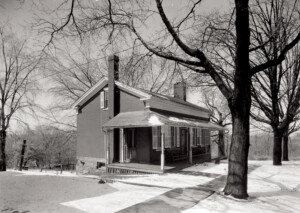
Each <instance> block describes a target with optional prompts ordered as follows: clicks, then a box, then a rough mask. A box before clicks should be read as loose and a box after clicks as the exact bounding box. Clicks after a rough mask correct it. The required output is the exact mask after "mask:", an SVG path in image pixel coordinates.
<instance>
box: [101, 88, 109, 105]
mask: <svg viewBox="0 0 300 213" xmlns="http://www.w3.org/2000/svg"><path fill="white" fill-rule="evenodd" d="M100 108H101V109H107V108H108V88H104V90H103V91H101V92H100Z"/></svg>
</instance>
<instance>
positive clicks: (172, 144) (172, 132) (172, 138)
mask: <svg viewBox="0 0 300 213" xmlns="http://www.w3.org/2000/svg"><path fill="white" fill-rule="evenodd" d="M175 144H176V128H175V127H174V126H171V147H175Z"/></svg>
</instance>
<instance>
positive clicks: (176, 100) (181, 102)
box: [142, 90, 211, 113]
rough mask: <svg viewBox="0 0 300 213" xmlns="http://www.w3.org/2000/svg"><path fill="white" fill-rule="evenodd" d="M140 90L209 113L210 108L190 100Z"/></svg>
mask: <svg viewBox="0 0 300 213" xmlns="http://www.w3.org/2000/svg"><path fill="white" fill-rule="evenodd" d="M142 91H144V92H145V93H147V94H149V95H152V96H154V97H156V98H159V99H166V100H169V101H172V102H175V103H179V104H183V105H185V106H189V107H192V108H195V109H198V110H202V111H205V112H207V113H211V111H210V110H208V109H206V108H204V107H200V106H198V105H195V104H192V103H190V102H187V101H184V100H181V99H179V98H175V97H171V96H168V95H162V94H158V93H154V92H150V91H147V90H142Z"/></svg>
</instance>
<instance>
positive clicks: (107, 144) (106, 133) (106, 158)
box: [104, 130, 110, 171]
mask: <svg viewBox="0 0 300 213" xmlns="http://www.w3.org/2000/svg"><path fill="white" fill-rule="evenodd" d="M104 144H105V147H106V155H105V166H106V171H108V167H107V165H108V164H109V156H110V154H109V140H108V130H106V131H104Z"/></svg>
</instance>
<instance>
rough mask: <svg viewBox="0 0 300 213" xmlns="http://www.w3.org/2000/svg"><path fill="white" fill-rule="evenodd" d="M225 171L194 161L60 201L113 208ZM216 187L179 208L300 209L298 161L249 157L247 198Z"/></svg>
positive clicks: (189, 210)
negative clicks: (111, 189) (275, 162)
mask: <svg viewBox="0 0 300 213" xmlns="http://www.w3.org/2000/svg"><path fill="white" fill-rule="evenodd" d="M227 171H228V164H227V162H226V161H221V163H220V164H214V163H204V164H196V165H193V166H190V167H188V168H186V169H183V170H182V172H178V173H169V174H163V175H142V176H140V175H135V176H127V177H126V178H123V179H121V178H120V179H116V180H115V181H116V182H114V183H111V184H109V185H110V186H112V187H114V188H115V189H116V190H117V191H116V192H113V193H110V194H105V195H102V196H98V197H91V198H85V199H80V200H73V201H69V202H64V203H62V205H65V206H69V207H73V208H76V209H79V210H82V211H85V212H106V213H109V212H116V211H120V210H122V209H124V208H127V207H130V206H132V205H135V204H139V203H141V202H146V201H149V200H151V199H155V198H157V197H158V196H160V195H162V194H164V193H165V192H168V191H170V190H173V189H177V188H181V189H182V190H183V191H184V189H186V188H188V187H193V186H199V185H205V184H206V183H209V182H211V181H214V179H215V178H218V177H222V176H223V175H226V174H227ZM20 175H56V176H66V177H68V176H69V177H73V176H76V175H75V174H74V173H69V172H63V174H60V173H57V172H56V171H52V172H49V171H47V172H40V171H22V172H20ZM81 177H82V176H81ZM219 190H220V191H217V192H216V193H214V194H212V195H211V196H209V197H208V198H206V199H203V200H199V201H198V202H196V203H195V205H194V206H191V207H189V208H187V209H185V208H182V209H180V210H178V212H179V211H180V212H184V213H194V212H213V213H222V212H230V213H235V212H236V213H240V212H245V213H250V212H251V213H252V212H255V213H260V212H264V213H265V212H266V213H271V212H272V213H275V212H276V213H277V212H288V213H290V212H291V213H293V212H295V213H296V212H300V191H299V190H300V161H289V162H283V165H282V166H273V165H272V162H271V161H249V175H248V194H249V196H250V197H249V199H247V200H238V199H234V198H233V197H231V196H225V195H223V194H222V192H221V190H222V189H221V188H220V189H219ZM168 199H172V198H171V197H169V198H168ZM174 202H177V203H178V201H174ZM157 205H159V204H157Z"/></svg>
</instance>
